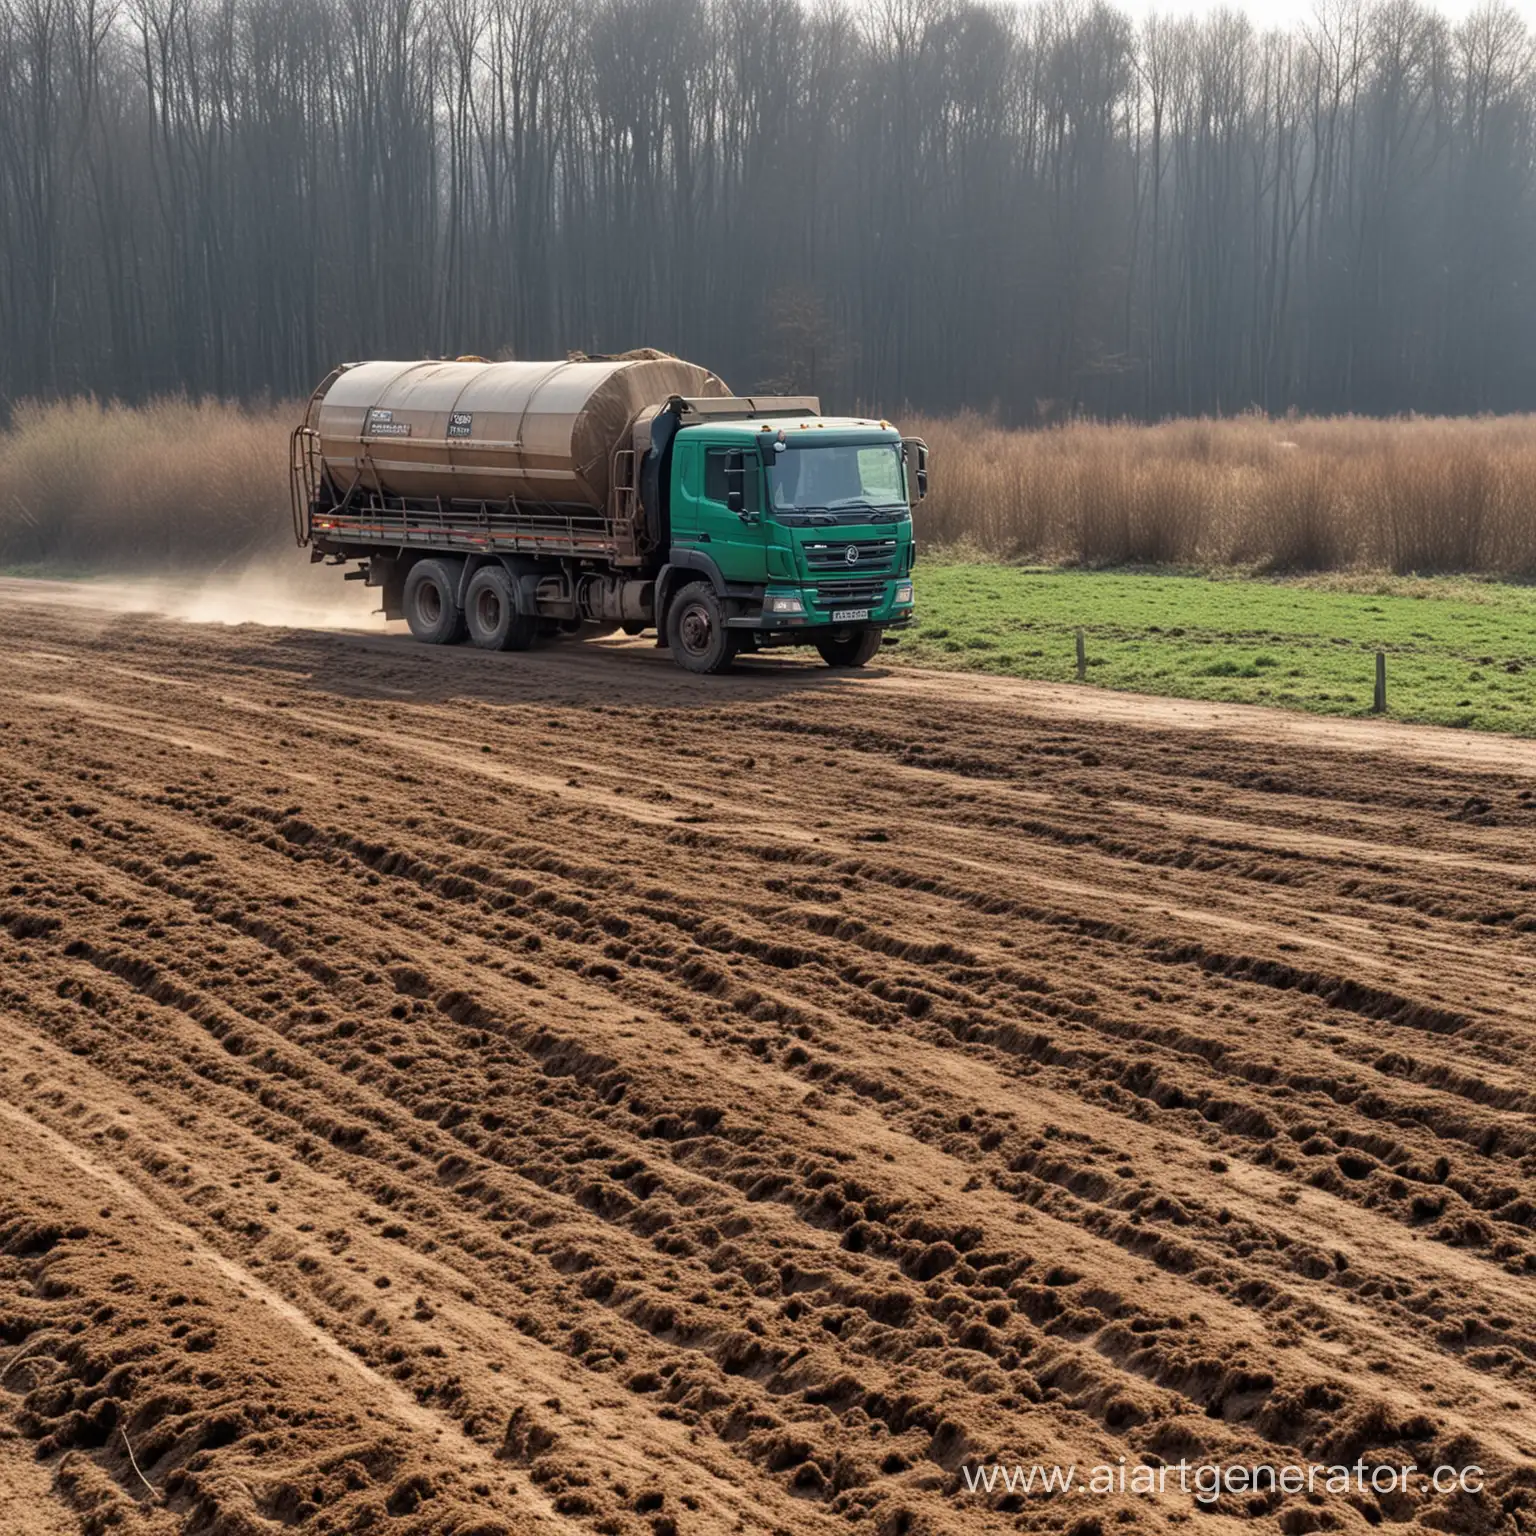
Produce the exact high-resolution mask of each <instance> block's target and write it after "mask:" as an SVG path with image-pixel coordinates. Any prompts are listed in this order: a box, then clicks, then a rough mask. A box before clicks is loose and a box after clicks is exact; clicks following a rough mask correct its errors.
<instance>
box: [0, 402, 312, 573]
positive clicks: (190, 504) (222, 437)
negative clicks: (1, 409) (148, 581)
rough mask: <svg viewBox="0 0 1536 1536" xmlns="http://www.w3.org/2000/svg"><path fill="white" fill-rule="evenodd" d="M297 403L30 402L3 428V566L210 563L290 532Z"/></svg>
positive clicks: (243, 554)
mask: <svg viewBox="0 0 1536 1536" xmlns="http://www.w3.org/2000/svg"><path fill="white" fill-rule="evenodd" d="M296 415H297V413H296V412H295V410H294V409H293V408H292V407H270V406H249V407H248V406H234V405H221V404H217V403H214V402H211V401H202V402H193V401H190V400H185V399H166V400H159V401H155V402H154V403H152V404H150V405H147V406H143V407H128V406H123V405H117V404H107V405H104V404H101V403H100V402H98V401H96V400H90V399H82V400H69V401H63V402H58V403H53V404H46V405H45V404H38V403H34V402H24V403H23V404H21V405H19V406H17V407H16V408H15V410H14V411H13V412H12V416H11V425H10V429H9V430H8V431H6V432H3V433H0V564H5V565H10V566H18V565H23V566H24V565H52V566H59V567H64V568H76V569H85V570H104V569H112V570H134V571H147V570H164V569H166V568H168V567H196V568H203V569H211V568H215V567H218V566H221V565H224V564H227V563H230V562H240V561H244V560H245V559H247V558H248V557H249V556H250V555H252V554H254V553H258V552H260V551H261V550H263V549H266V548H270V547H276V546H280V545H281V544H282V542H283V541H284V540H285V539H290V538H291V537H292V535H291V531H290V529H291V525H290V522H289V513H288V481H287V435H288V432H289V429H290V428H291V427H292V425H293V421H294V419H296Z"/></svg>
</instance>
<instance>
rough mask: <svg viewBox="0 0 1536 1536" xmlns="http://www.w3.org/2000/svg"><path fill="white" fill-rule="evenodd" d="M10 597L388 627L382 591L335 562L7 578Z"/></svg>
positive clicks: (268, 621) (119, 609)
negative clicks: (348, 575)
mask: <svg viewBox="0 0 1536 1536" xmlns="http://www.w3.org/2000/svg"><path fill="white" fill-rule="evenodd" d="M0 589H3V591H4V594H5V596H6V598H7V599H9V600H11V601H21V602H26V601H29V600H30V601H35V602H46V603H48V604H51V605H52V604H64V605H66V606H70V607H80V608H91V609H95V610H97V611H98V612H109V613H124V614H127V613H151V614H156V615H158V616H160V617H161V618H167V619H180V620H182V621H184V622H186V623H188V624H223V625H235V624H262V625H267V626H270V627H274V628H282V629H368V630H378V631H384V630H385V629H386V628H390V627H398V626H387V625H386V623H385V620H384V617H383V615H382V613H380V612H379V611H378V609H379V602H380V593H379V592H378V590H377V589H376V588H375V589H369V588H366V587H364V585H363V584H362V583H361V582H356V581H350V582H348V581H343V580H342V573H341V571H340V570H338V569H336V568H335V567H332V566H325V565H308V564H306V563H304V562H303V561H302V560H297V561H294V560H279V559H264V560H259V561H255V562H253V563H252V564H251V565H248V566H246V567H245V568H244V569H243V570H240V571H239V572H218V573H214V574H204V573H198V574H190V573H188V574H170V575H166V576H140V577H117V578H110V579H108V578H101V579H90V580H82V581H42V580H33V579H27V578H16V579H9V580H5V581H3V582H0Z"/></svg>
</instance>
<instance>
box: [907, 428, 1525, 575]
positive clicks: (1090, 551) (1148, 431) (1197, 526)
mask: <svg viewBox="0 0 1536 1536" xmlns="http://www.w3.org/2000/svg"><path fill="white" fill-rule="evenodd" d="M903 425H904V427H905V428H906V429H907V430H909V431H917V432H921V433H922V435H923V436H925V437H926V438H927V439H928V442H929V445H930V447H931V448H932V450H933V494H932V495H931V496H930V497H929V499H928V501H927V502H925V503H924V506H923V509H922V513H921V521H922V526H923V530H924V533H925V535H926V539H927V540H928V542H929V543H930V544H938V545H949V544H955V545H961V544H964V545H969V546H972V547H975V548H978V549H980V550H982V551H985V552H986V553H987V554H990V555H992V556H994V557H1000V558H1003V559H1008V560H1038V561H1048V562H1065V563H1071V564H1079V565H1094V566H1099V565H1127V564H1136V563H1145V564H1150V565H1182V566H1196V565H1202V566H1229V565H1230V566H1246V567H1251V568H1257V569H1259V570H1264V571H1276V572H1279V571H1287V572H1289V571H1298V572H1299V571H1332V570H1350V569H1378V570H1388V571H1394V572H1399V573H1409V572H1420V573H1444V572H1472V571H1475V572H1482V573H1487V574H1497V575H1504V576H1513V577H1530V576H1536V416H1503V417H1474V418H1415V419H1399V420H1391V421H1373V420H1368V419H1365V418H1360V417H1329V418H1303V419H1298V420H1280V421H1271V420H1268V419H1267V418H1265V417H1262V416H1242V417H1238V418H1236V419H1233V420H1228V421H1205V420H1191V421H1174V422H1167V423H1164V424H1162V425H1159V426H1152V427H1143V426H1135V425H1129V424H1115V425H1109V424H1103V423H1095V422H1074V423H1072V424H1070V425H1067V426H1062V427H1055V428H1051V429H1048V430H1046V431H1038V432H1017V431H1004V430H1002V429H1000V428H998V427H995V426H993V425H992V424H990V423H989V422H987V421H985V420H983V419H982V418H980V417H977V416H958V417H952V418H948V419H939V420H927V421H917V422H906V423H903Z"/></svg>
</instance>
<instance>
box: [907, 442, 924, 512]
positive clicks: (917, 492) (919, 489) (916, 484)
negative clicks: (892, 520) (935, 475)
mask: <svg viewBox="0 0 1536 1536" xmlns="http://www.w3.org/2000/svg"><path fill="white" fill-rule="evenodd" d="M901 451H902V453H903V454H904V455H905V457H906V461H907V484H908V485H909V486H910V487H911V494H912V500H913V501H914V502H918V501H921V500H922V499H923V497H925V496H926V495H927V494H928V444H927V443H925V442H924V441H923V440H922V438H920V437H904V438H902V440H901Z"/></svg>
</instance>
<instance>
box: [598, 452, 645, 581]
mask: <svg viewBox="0 0 1536 1536" xmlns="http://www.w3.org/2000/svg"><path fill="white" fill-rule="evenodd" d="M638 465H639V459H638V456H637V455H636V453H635V450H634V449H633V448H620V449H617V450H616V451H615V453H614V455H613V465H612V472H611V474H610V475H609V478H608V522H609V525H610V527H611V530H612V534H613V539H614V542H615V544H617V546H618V555H617V563H618V564H620V565H639V564H641V563H642V561H643V560H644V558H645V555H646V553H647V552H648V551H649V548H650V542H651V541H650V538H649V536H648V531H647V529H646V526H645V509H644V508H643V507H642V506H641V505H640V481H639V475H638V472H637V470H638Z"/></svg>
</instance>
